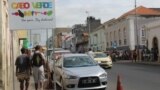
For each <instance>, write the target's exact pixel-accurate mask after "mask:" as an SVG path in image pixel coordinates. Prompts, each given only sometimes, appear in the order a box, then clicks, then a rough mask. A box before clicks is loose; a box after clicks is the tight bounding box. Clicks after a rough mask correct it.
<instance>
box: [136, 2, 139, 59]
mask: <svg viewBox="0 0 160 90" xmlns="http://www.w3.org/2000/svg"><path fill="white" fill-rule="evenodd" d="M135 31H136V36H137V57H138V59H139V40H138V39H139V35H138V34H139V33H138V25H137V0H135Z"/></svg>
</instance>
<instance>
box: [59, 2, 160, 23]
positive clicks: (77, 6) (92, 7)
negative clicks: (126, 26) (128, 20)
mask: <svg viewBox="0 0 160 90" xmlns="http://www.w3.org/2000/svg"><path fill="white" fill-rule="evenodd" d="M134 1H135V0H56V21H57V26H72V25H74V24H78V23H85V19H86V17H87V14H86V13H85V12H86V11H88V12H89V15H91V16H94V17H95V18H100V19H101V21H102V22H105V21H106V20H109V19H112V18H117V17H119V16H121V15H122V14H124V13H125V12H127V11H129V10H131V9H134V4H135V3H134ZM159 4H160V1H157V0H156V1H153V0H137V6H140V5H143V6H146V7H153V6H154V7H159Z"/></svg>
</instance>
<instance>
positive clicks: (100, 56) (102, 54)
mask: <svg viewBox="0 0 160 90" xmlns="http://www.w3.org/2000/svg"><path fill="white" fill-rule="evenodd" d="M104 57H107V55H106V54H105V53H95V55H94V58H104Z"/></svg>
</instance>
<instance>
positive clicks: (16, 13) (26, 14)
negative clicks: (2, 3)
mask: <svg viewBox="0 0 160 90" xmlns="http://www.w3.org/2000/svg"><path fill="white" fill-rule="evenodd" d="M52 13H53V12H52V10H50V11H43V12H37V11H24V12H22V11H20V10H18V12H14V13H12V15H15V16H20V17H22V18H23V17H25V16H38V15H45V16H51V15H52Z"/></svg>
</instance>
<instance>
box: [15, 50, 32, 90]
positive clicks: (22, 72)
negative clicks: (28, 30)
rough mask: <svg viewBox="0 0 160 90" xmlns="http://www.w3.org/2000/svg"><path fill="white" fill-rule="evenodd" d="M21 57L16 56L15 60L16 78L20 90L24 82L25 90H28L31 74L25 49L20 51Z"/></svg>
mask: <svg viewBox="0 0 160 90" xmlns="http://www.w3.org/2000/svg"><path fill="white" fill-rule="evenodd" d="M21 53H22V55H20V56H18V57H17V59H16V63H15V65H16V76H17V79H18V80H19V82H20V90H24V82H25V90H28V87H29V80H30V74H31V63H30V59H29V57H28V55H27V54H26V53H27V49H25V48H22V49H21Z"/></svg>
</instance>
